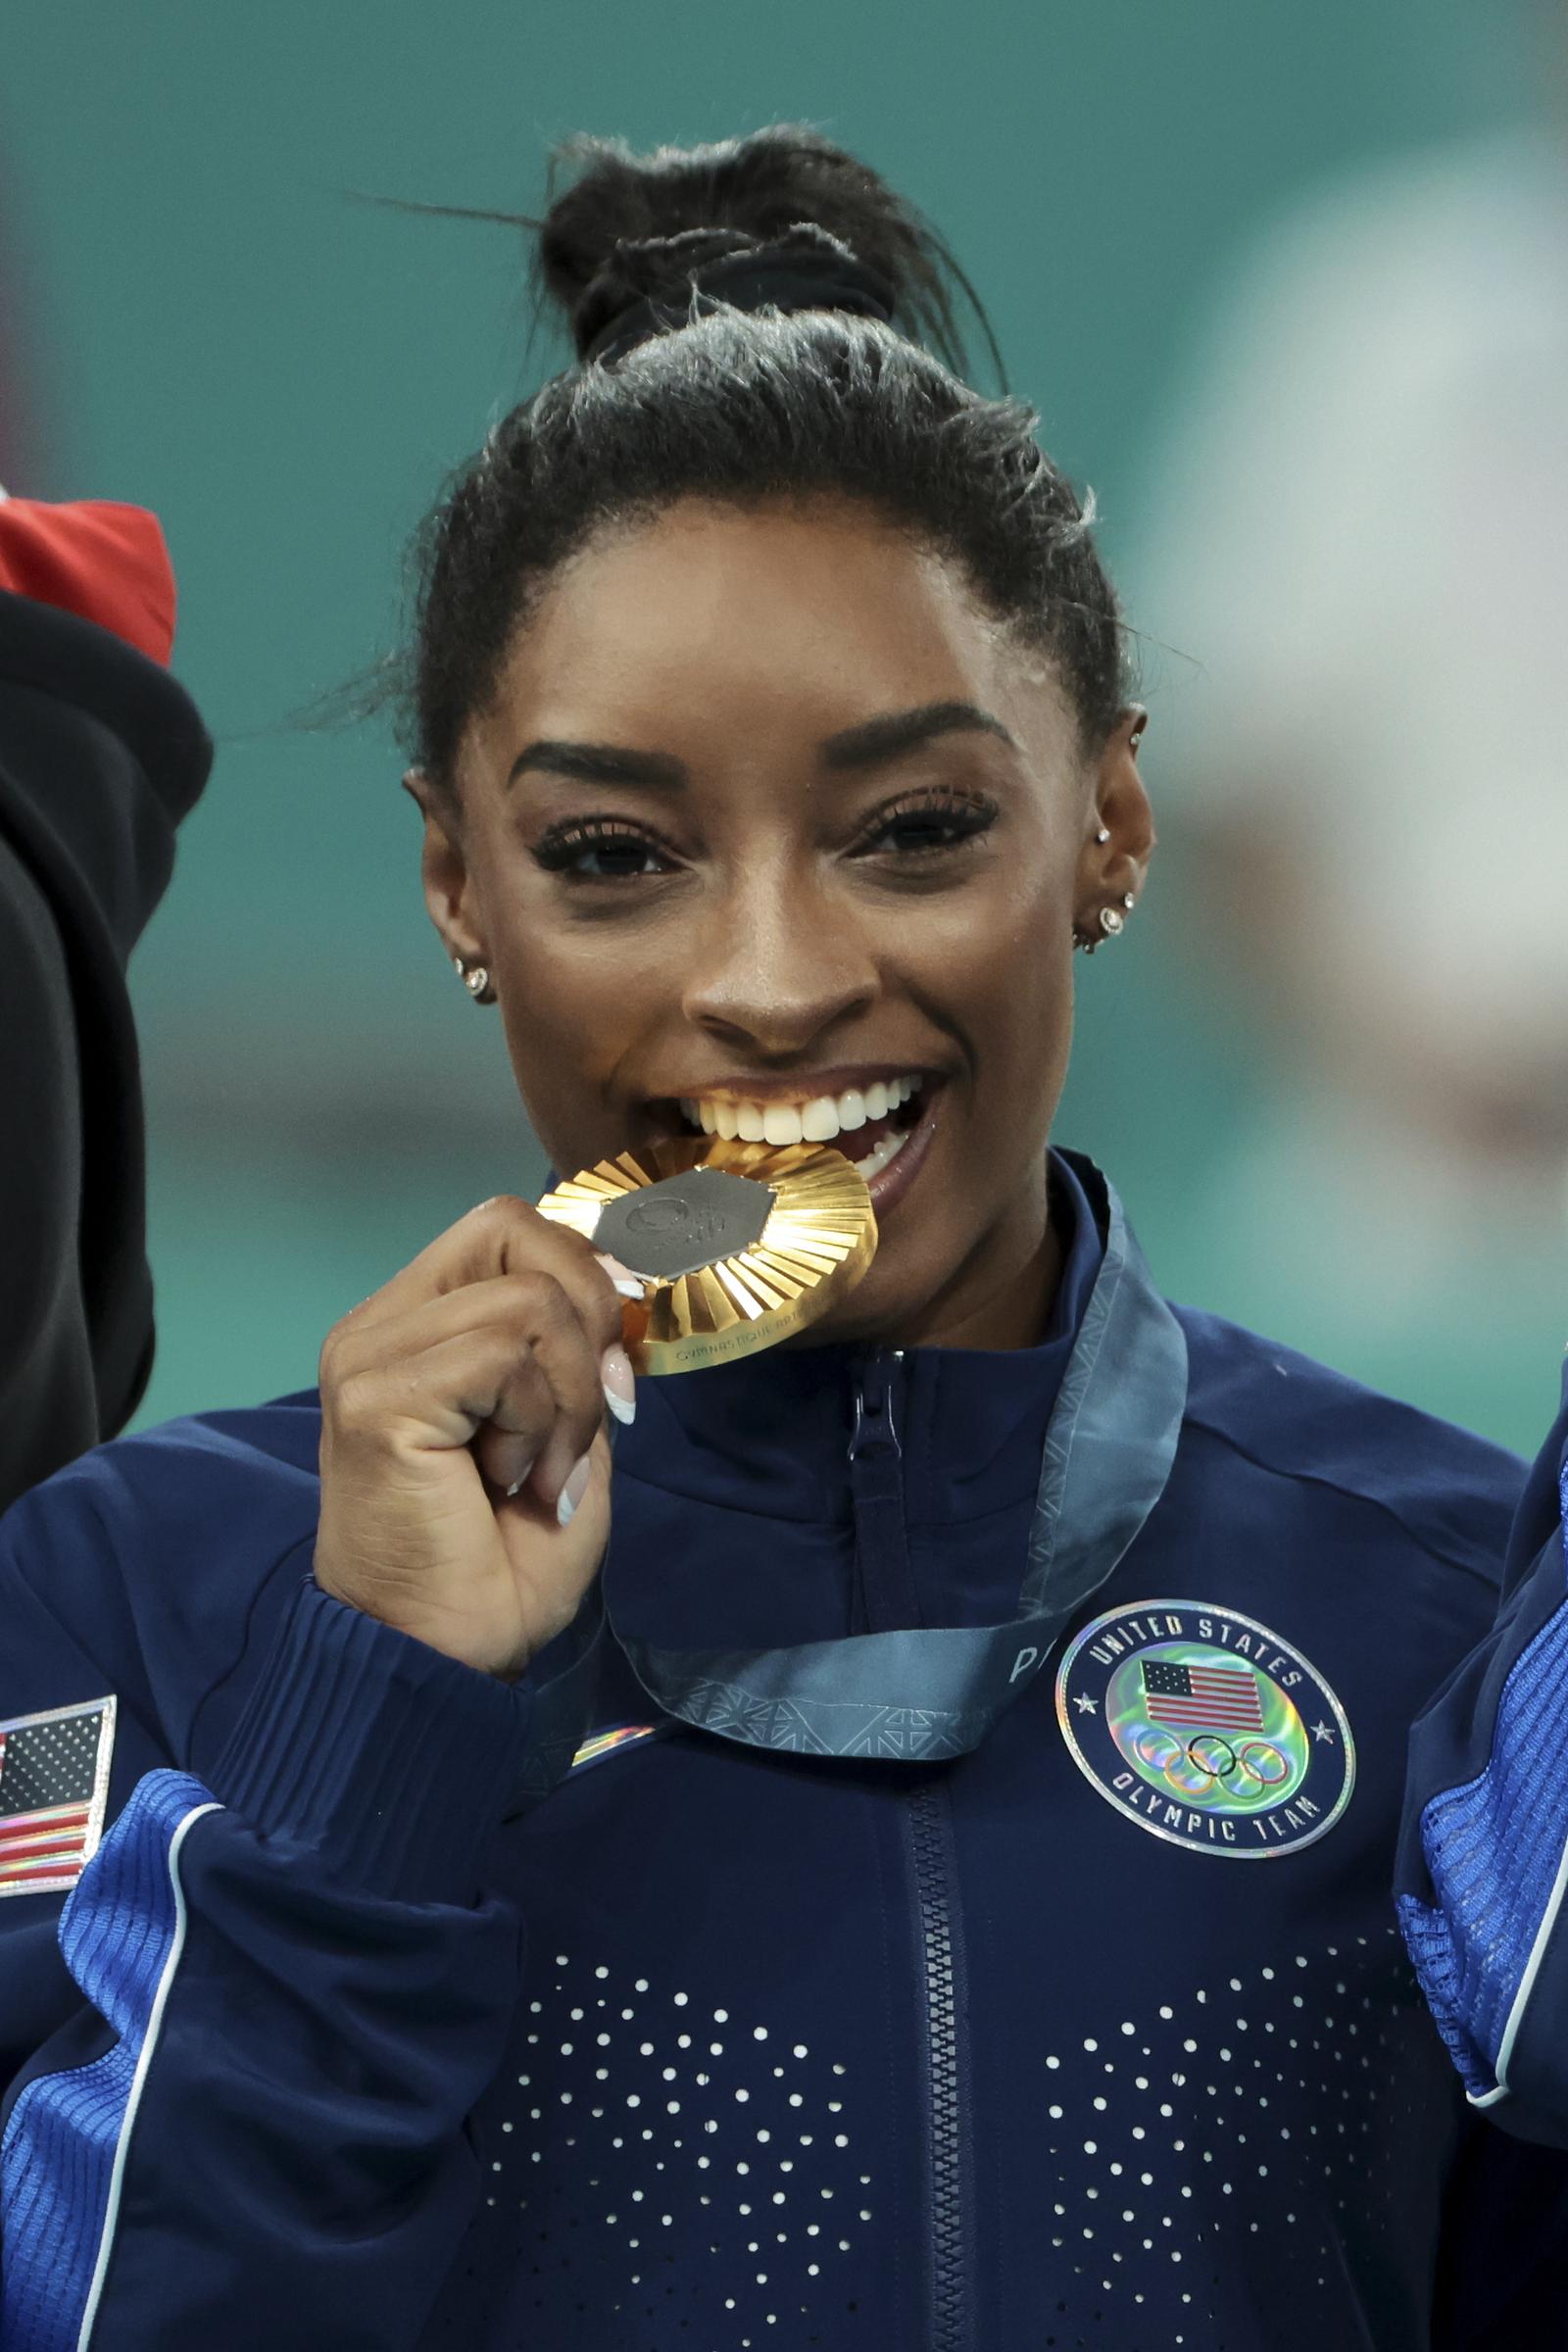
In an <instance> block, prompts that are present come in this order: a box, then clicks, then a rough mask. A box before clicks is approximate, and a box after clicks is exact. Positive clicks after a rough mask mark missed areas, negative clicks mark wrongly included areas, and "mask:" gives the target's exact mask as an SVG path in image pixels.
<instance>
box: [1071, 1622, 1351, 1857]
mask: <svg viewBox="0 0 1568 2352" xmlns="http://www.w3.org/2000/svg"><path fill="white" fill-rule="evenodd" d="M1056 1720H1057V1722H1058V1723H1059V1724H1060V1725H1061V1730H1062V1737H1063V1738H1064V1740H1066V1742H1067V1745H1068V1747H1069V1749H1070V1750H1071V1751H1072V1756H1073V1760H1074V1762H1075V1763H1076V1764H1077V1765H1078V1767H1079V1769H1080V1771H1082V1772H1083V1773H1084V1774H1086V1775H1087V1777H1088V1778H1089V1779H1090V1780H1091V1781H1092V1782H1093V1783H1094V1785H1095V1787H1096V1789H1099V1791H1100V1793H1101V1795H1102V1796H1103V1798H1104V1799H1105V1801H1106V1803H1107V1804H1111V1805H1114V1806H1115V1807H1116V1809H1117V1811H1118V1812H1121V1813H1127V1814H1130V1815H1131V1817H1132V1819H1133V1820H1134V1821H1136V1822H1137V1824H1138V1826H1139V1828H1140V1829H1144V1830H1150V1831H1152V1834H1153V1835H1154V1836H1155V1837H1156V1838H1168V1839H1169V1841H1170V1842H1171V1844H1173V1845H1186V1846H1191V1847H1193V1848H1195V1849H1196V1850H1197V1851H1198V1852H1200V1853H1205V1854H1224V1855H1226V1856H1228V1857H1229V1858H1230V1859H1231V1860H1232V1861H1238V1862H1266V1861H1268V1860H1270V1859H1271V1858H1272V1857H1273V1856H1275V1855H1277V1854H1288V1853H1295V1852H1296V1851H1298V1850H1299V1848H1300V1847H1301V1846H1303V1845H1310V1844H1311V1843H1312V1842H1313V1840H1314V1838H1321V1837H1322V1836H1323V1835H1324V1834H1325V1832H1326V1831H1328V1830H1331V1829H1333V1827H1334V1824H1335V1823H1336V1822H1337V1821H1338V1820H1339V1818H1340V1815H1341V1814H1342V1813H1343V1812H1344V1811H1345V1808H1346V1806H1347V1805H1348V1803H1349V1801H1350V1790H1351V1789H1352V1788H1353V1786H1354V1783H1355V1747H1354V1743H1353V1741H1352V1740H1351V1738H1350V1726H1349V1724H1348V1721H1347V1719H1346V1713H1345V1709H1344V1708H1343V1707H1342V1706H1341V1704H1340V1702H1339V1700H1338V1698H1336V1696H1335V1694H1334V1692H1333V1691H1331V1690H1330V1688H1329V1686H1328V1684H1327V1683H1326V1682H1325V1681H1324V1680H1323V1677H1322V1676H1321V1675H1320V1674H1319V1673H1318V1672H1317V1670H1316V1668H1315V1667H1313V1666H1312V1665H1310V1664H1309V1663H1308V1661H1307V1660H1306V1659H1305V1658H1303V1657H1302V1655H1301V1653H1300V1651H1299V1649H1297V1648H1295V1647H1294V1646H1293V1645H1292V1643H1290V1642H1287V1641H1285V1640H1284V1639H1283V1638H1282V1636H1280V1635H1279V1634H1276V1633H1273V1632H1271V1631H1270V1629H1269V1628H1268V1627H1267V1626H1266V1625H1259V1624H1258V1623H1257V1621H1256V1619H1255V1618H1252V1617H1243V1616H1242V1615H1240V1614H1239V1612H1238V1611H1237V1610H1235V1609H1226V1608H1216V1607H1215V1606H1214V1605H1213V1604H1212V1603H1211V1602H1208V1601H1201V1600H1142V1601H1136V1602H1135V1603H1134V1604H1133V1606H1132V1607H1131V1608H1126V1609H1110V1610H1107V1611H1106V1613H1105V1615H1104V1616H1103V1617H1097V1618H1096V1619H1095V1621H1094V1623H1093V1625H1086V1626H1085V1627H1084V1629H1083V1631H1082V1632H1081V1633H1080V1634H1078V1635H1076V1636H1075V1637H1074V1639H1073V1640H1072V1641H1071V1642H1069V1643H1068V1645H1067V1649H1066V1653H1065V1655H1064V1656H1063V1658H1062V1661H1061V1666H1060V1668H1059V1670H1058V1672H1057V1675H1056Z"/></svg>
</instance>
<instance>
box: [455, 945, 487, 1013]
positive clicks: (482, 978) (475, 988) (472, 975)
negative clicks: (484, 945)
mask: <svg viewBox="0 0 1568 2352" xmlns="http://www.w3.org/2000/svg"><path fill="white" fill-rule="evenodd" d="M452 968H453V970H454V971H455V972H456V973H457V975H458V978H459V979H460V980H461V981H462V982H463V985H464V987H465V988H466V990H467V992H468V994H469V996H470V997H471V998H472V999H473V1001H474V1003H475V1004H476V1005H493V1004H494V1003H495V1001H496V992H495V990H494V989H493V988H492V987H491V985H490V974H489V971H488V970H487V968H486V967H485V965H484V964H482V963H465V962H464V960H463V957H462V956H453V958H452Z"/></svg>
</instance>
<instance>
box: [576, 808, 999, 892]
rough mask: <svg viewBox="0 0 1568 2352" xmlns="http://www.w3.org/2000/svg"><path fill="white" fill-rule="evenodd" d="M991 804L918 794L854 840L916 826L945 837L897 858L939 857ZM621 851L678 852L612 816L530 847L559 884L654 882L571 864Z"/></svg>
mask: <svg viewBox="0 0 1568 2352" xmlns="http://www.w3.org/2000/svg"><path fill="white" fill-rule="evenodd" d="M997 814H998V809H997V804H996V803H995V801H990V800H986V799H984V798H983V797H981V796H980V795H978V794H961V795H959V794H953V793H917V794H912V795H910V796H909V797H907V799H905V800H902V801H895V802H893V803H892V804H891V805H890V806H889V807H888V808H886V809H879V810H878V811H877V814H876V817H875V819H874V820H873V821H872V823H871V824H870V825H868V826H867V827H866V829H865V831H864V832H863V833H861V835H860V836H859V841H860V843H862V844H863V843H866V842H870V841H875V840H878V839H880V837H881V836H882V835H883V834H884V833H887V832H890V831H891V830H892V829H893V827H894V826H895V825H898V824H921V823H923V824H924V825H925V826H926V827H927V828H928V829H931V828H938V827H939V828H942V829H943V830H945V831H946V832H947V834H948V838H947V839H946V840H942V841H929V840H928V841H923V842H918V843H916V844H915V845H914V846H913V847H912V848H909V849H906V850H904V851H902V852H896V853H894V854H895V855H896V856H897V857H899V858H901V860H907V859H911V858H937V857H941V856H942V855H943V854H944V853H945V852H948V851H952V850H956V849H962V848H964V847H966V846H967V845H968V844H969V843H971V842H974V841H977V840H978V839H979V838H980V836H981V835H982V834H983V833H985V832H987V831H989V829H990V827H991V826H992V825H993V824H994V823H995V822H996V819H997ZM615 847H624V848H626V849H628V850H638V851H640V852H641V853H642V854H643V855H644V856H645V857H646V856H647V855H648V854H649V852H650V851H652V852H653V853H655V854H656V855H657V854H661V853H662V854H663V855H664V856H667V857H669V858H674V857H675V856H676V855H677V853H676V852H675V851H674V850H673V849H672V848H671V847H670V845H669V844H668V843H667V842H665V841H663V840H662V839H661V837H660V836H659V835H658V834H657V833H652V832H650V831H648V830H647V829H646V828H644V827H642V826H640V825H628V824H625V823H623V822H622V821H620V820H619V819H618V818H615V817H607V816H588V817H574V818H573V819H571V821H570V822H569V823H566V824H561V825H553V826H552V827H551V829H550V831H549V832H548V833H545V834H543V835H542V836H541V837H540V839H539V840H538V841H536V842H535V843H534V845H533V855H534V858H535V860H536V861H537V862H538V863H539V864H540V865H542V866H543V867H544V869H545V871H546V872H547V873H559V874H560V875H561V876H562V877H563V879H564V880H565V881H567V882H571V883H580V882H612V883H614V882H643V881H652V880H653V879H655V877H654V876H653V875H649V874H641V873H624V872H622V873H612V874H606V873H597V874H596V873H590V872H588V871H587V870H586V869H585V868H584V867H583V866H582V865H580V864H578V863H577V862H576V860H578V859H579V858H585V857H587V856H589V855H590V854H591V853H592V852H594V851H596V850H603V849H611V848H615ZM869 854H870V853H869V852H867V851H865V850H864V849H859V850H857V849H852V851H851V855H852V856H855V855H861V856H865V855H869Z"/></svg>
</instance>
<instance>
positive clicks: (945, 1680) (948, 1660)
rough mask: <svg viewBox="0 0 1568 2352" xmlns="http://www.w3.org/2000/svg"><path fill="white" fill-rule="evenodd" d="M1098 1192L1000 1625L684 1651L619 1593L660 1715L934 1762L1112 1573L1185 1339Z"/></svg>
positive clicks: (581, 1659) (567, 1674)
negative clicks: (1098, 1218)
mask: <svg viewBox="0 0 1568 2352" xmlns="http://www.w3.org/2000/svg"><path fill="white" fill-rule="evenodd" d="M1096 1173H1097V1174H1098V1171H1096ZM1101 1181H1102V1183H1104V1179H1103V1178H1102V1179H1101ZM1104 1190H1105V1199H1106V1205H1107V1209H1108V1220H1107V1222H1108V1232H1107V1236H1106V1242H1105V1250H1104V1256H1103V1259H1102V1261H1101V1267H1100V1272H1099V1274H1098V1275H1097V1277H1096V1280H1095V1286H1094V1289H1093V1290H1092V1291H1091V1293H1090V1295H1089V1300H1088V1303H1087V1305H1086V1306H1085V1308H1084V1313H1083V1319H1082V1321H1081V1323H1080V1325H1079V1329H1078V1337H1077V1339H1076V1341H1075V1343H1074V1345H1073V1350H1072V1353H1071V1355H1070V1357H1069V1358H1068V1362H1067V1369H1066V1372H1065V1374H1064V1376H1063V1379H1062V1384H1061V1388H1060V1390H1059V1392H1058V1393H1057V1397H1056V1401H1055V1404H1054V1407H1053V1409H1052V1414H1051V1420H1050V1423H1049V1425H1048V1427H1047V1431H1046V1442H1045V1447H1044V1450H1043V1453H1042V1457H1041V1471H1040V1484H1039V1487H1038V1489H1037V1491H1036V1495H1035V1508H1034V1519H1033V1523H1032V1525H1031V1528H1030V1533H1029V1548H1028V1555H1027V1562H1026V1566H1025V1572H1024V1578H1023V1585H1022V1589H1021V1592H1020V1594H1019V1604H1018V1609H1017V1613H1016V1614H1015V1615H1014V1616H1013V1617H1011V1618H1010V1619H1008V1620H1007V1622H1006V1623H1005V1624H1004V1625H993V1626H945V1627H934V1628H930V1629H927V1630H924V1631H918V1630H908V1631H899V1632H894V1633H880V1634H850V1635H845V1636H843V1637H842V1638H840V1639H839V1640H837V1641H832V1642H803V1643H800V1644H799V1645H798V1646H796V1647H794V1648H791V1649H760V1650H695V1649H662V1648H659V1647H656V1646H655V1645H653V1644H652V1643H649V1642H641V1641H636V1640H632V1639H629V1638H626V1639H623V1638H622V1637H621V1636H620V1634H619V1633H618V1632H617V1631H616V1628H615V1623H614V1611H613V1602H612V1603H610V1604H609V1615H608V1622H609V1625H610V1630H611V1632H612V1635H613V1637H614V1639H615V1641H616V1642H617V1644H618V1646H619V1647H620V1649H621V1650H622V1651H623V1652H624V1654H625V1656H626V1658H627V1660H628V1662H629V1664H630V1666H631V1668H632V1671H633V1673H634V1674H635V1675H636V1677H637V1680H638V1682H639V1683H641V1685H642V1687H643V1689H644V1690H645V1691H647V1692H648V1695H649V1697H650V1698H652V1699H653V1700H654V1701H655V1702H656V1703H657V1704H658V1705H659V1706H660V1707H661V1708H662V1710H663V1711H664V1713H665V1714H667V1715H672V1716H675V1717H677V1718H678V1719H679V1720H680V1721H681V1722H684V1723H689V1724H692V1725H695V1726H696V1727H697V1728H698V1729H700V1730H702V1731H706V1732H711V1733H716V1734H718V1735H719V1736H720V1737H722V1738H723V1739H726V1740H737V1741H739V1742H740V1743H741V1744H742V1745H744V1746H747V1747H762V1748H777V1749H786V1750H793V1751H794V1752H796V1753H799V1754H808V1755H817V1756H874V1757H880V1758H884V1759H893V1760H902V1761H905V1762H908V1763H927V1762H936V1761H939V1760H940V1759H942V1758H944V1757H947V1756H957V1755H962V1754H964V1753H966V1751H967V1750H968V1749H970V1748H972V1747H976V1746H978V1745H979V1743H980V1741H981V1740H983V1739H984V1738H985V1736H986V1734H987V1733H988V1732H989V1731H990V1729H991V1727H992V1725H993V1724H994V1723H995V1722H996V1720H997V1718H998V1716H999V1715H1000V1714H1001V1713H1002V1712H1003V1709H1004V1708H1005V1707H1006V1706H1007V1705H1008V1704H1009V1703H1010V1702H1011V1701H1012V1700H1013V1699H1014V1698H1015V1697H1016V1696H1017V1695H1018V1693H1019V1691H1022V1690H1024V1689H1025V1688H1026V1687H1027V1686H1028V1684H1029V1683H1031V1682H1032V1681H1033V1679H1034V1677H1035V1675H1036V1674H1037V1673H1038V1671H1039V1669H1040V1667H1041V1666H1042V1665H1043V1664H1044V1662H1045V1660H1046V1658H1047V1656H1048V1655H1049V1654H1050V1651H1051V1649H1052V1646H1053V1644H1054V1642H1055V1640H1056V1638H1057V1636H1058V1635H1059V1634H1060V1633H1061V1631H1062V1629H1063V1628H1064V1627H1065V1626H1066V1624H1067V1622H1068V1620H1069V1619H1070V1618H1071V1617H1073V1616H1074V1615H1075V1614H1076V1612H1077V1611H1078V1609H1079V1608H1080V1607H1081V1606H1082V1605H1083V1603H1084V1602H1085V1601H1086V1600H1087V1599H1088V1598H1089V1596H1090V1595H1091V1593H1096V1592H1098V1590H1099V1589H1100V1587H1101V1586H1102V1585H1103V1583H1104V1582H1105V1580H1106V1578H1107V1577H1108V1576H1109V1575H1110V1574H1111V1571H1112V1570H1113V1569H1114V1568H1115V1566H1116V1564H1117V1562H1118V1561H1119V1560H1120V1559H1121V1557H1122V1555H1123V1553H1124V1552H1125V1551H1126V1550H1127V1548H1128V1546H1129V1545H1130V1544H1132V1542H1133V1540H1134V1538H1135V1537H1136V1536H1137V1535H1138V1533H1139V1531H1140V1530H1141V1529H1142V1527H1143V1525H1144V1523H1145V1521H1146V1520H1147V1519H1148V1517H1149V1515H1150V1513H1151V1511H1152V1509H1153V1507H1154V1505H1155V1503H1156V1502H1157V1501H1158V1500H1159V1497H1160V1495H1162V1494H1163V1493H1164V1491H1165V1483H1166V1480H1167V1479H1168V1477H1169V1475H1170V1466H1171V1462H1172V1460H1173V1459H1174V1457H1175V1452H1176V1441H1177V1438H1178V1435H1179V1433H1180V1430H1181V1422H1182V1414H1183V1411H1184V1409H1185V1406H1186V1402H1187V1341H1186V1337H1185V1335H1184V1333H1183V1331H1182V1328H1181V1325H1180V1324H1179V1323H1178V1322H1177V1320H1176V1317H1175V1315H1174V1314H1173V1313H1172V1312H1171V1310H1170V1308H1169V1307H1168V1306H1167V1305H1166V1303H1165V1301H1164V1299H1161V1298H1160V1296H1159V1293H1158V1292H1157V1291H1156V1290H1155V1288H1154V1284H1153V1279H1152V1275H1151V1274H1150V1271H1149V1267H1148V1264H1147V1262H1146V1260H1145V1258H1144V1254H1143V1251H1142V1250H1140V1248H1139V1246H1138V1242H1137V1239H1136V1237H1135V1236H1134V1234H1133V1231H1132V1228H1131V1227H1130V1226H1129V1225H1128V1223H1127V1220H1126V1217H1125V1216H1124V1214H1123V1212H1122V1206H1121V1202H1120V1201H1119V1200H1118V1198H1117V1196H1116V1193H1115V1190H1114V1188H1113V1187H1112V1186H1110V1185H1109V1184H1108V1183H1105V1184H1104ZM602 1582H603V1579H601V1583H602ZM596 1590H597V1588H596ZM604 1606H605V1604H604V1603H603V1602H601V1604H600V1610H601V1611H602V1610H603V1608H604ZM604 1621H605V1620H604V1618H603V1616H602V1615H600V1614H599V1613H598V1612H596V1613H595V1616H594V1618H593V1620H592V1621H591V1623H587V1622H584V1621H583V1620H579V1627H580V1630H581V1638H582V1647H581V1648H580V1650H579V1652H578V1655H577V1657H576V1659H575V1660H574V1662H573V1664H572V1666H570V1667H569V1668H567V1669H566V1670H565V1671H564V1673H563V1674H562V1675H561V1676H558V1677H557V1679H556V1680H555V1681H554V1682H553V1683H551V1684H550V1685H549V1686H548V1687H547V1688H546V1689H545V1690H544V1691H540V1692H538V1693H537V1694H536V1697H535V1702H534V1706H535V1714H534V1725H535V1735H536V1741H537V1745H536V1750H535V1757H536V1760H537V1771H530V1773H529V1776H528V1779H529V1788H530V1792H533V1793H542V1792H543V1788H542V1787H541V1779H540V1776H541V1775H542V1774H544V1773H548V1775H549V1779H548V1780H547V1781H544V1783H543V1786H545V1787H548V1786H549V1785H550V1784H551V1783H553V1781H554V1780H556V1779H558V1778H559V1777H560V1773H561V1772H562V1771H564V1769H565V1764H566V1763H569V1761H570V1751H569V1750H567V1751H566V1752H565V1754H564V1761H563V1760H562V1759H563V1746H564V1740H565V1739H566V1738H567V1737H568V1734H567V1733H566V1730H565V1723H566V1721H567V1720H568V1719H569V1720H572V1721H575V1722H576V1723H577V1724H578V1725H584V1724H585V1723H586V1720H587V1701H588V1691H589V1690H590V1688H591V1683H590V1677H591V1672H592V1666H593V1661H594V1657H595V1654H596V1650H597V1642H598V1637H599V1633H600V1631H601V1628H602V1624H603V1622H604ZM547 1750H548V1751H549V1752H548V1753H547V1752H546V1751H547Z"/></svg>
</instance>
